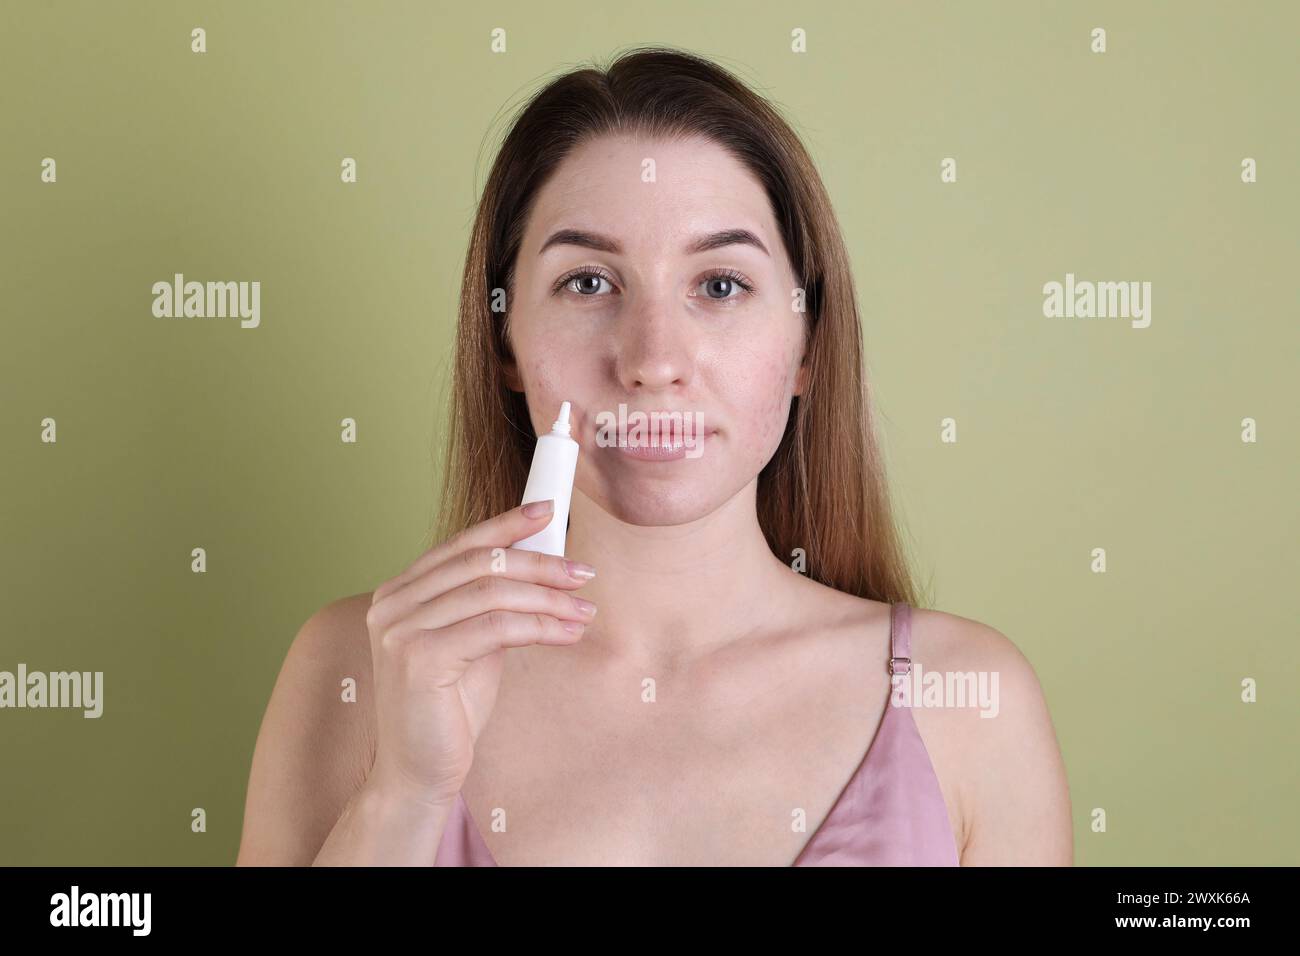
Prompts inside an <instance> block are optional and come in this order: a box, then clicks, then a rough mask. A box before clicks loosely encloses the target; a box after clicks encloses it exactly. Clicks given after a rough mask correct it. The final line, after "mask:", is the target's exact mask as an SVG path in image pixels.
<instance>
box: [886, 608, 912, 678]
mask: <svg viewBox="0 0 1300 956" xmlns="http://www.w3.org/2000/svg"><path fill="white" fill-rule="evenodd" d="M911 653H912V608H911V606H910V605H909V604H907V602H905V601H898V602H896V603H894V604H892V605H890V608H889V655H890V656H889V673H891V674H910V673H912V658H911Z"/></svg>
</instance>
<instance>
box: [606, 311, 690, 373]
mask: <svg viewBox="0 0 1300 956" xmlns="http://www.w3.org/2000/svg"><path fill="white" fill-rule="evenodd" d="M620 325H621V326H622V327H621V328H620V329H619V331H618V335H619V336H620V341H619V343H618V357H617V360H616V364H617V371H618V379H619V381H620V382H621V383H622V385H623V387H624V388H628V389H633V388H644V389H655V388H666V387H668V386H672V385H685V384H687V383H688V382H690V380H691V374H692V369H693V366H694V362H695V355H694V346H693V345H692V344H691V334H690V331H689V329H688V328H687V327H686V325H685V323H684V322H681V321H679V320H678V319H676V318H674V317H673V316H672V315H670V314H667V313H666V312H665V310H664V309H662V308H660V307H658V306H652V307H650V308H646V309H641V310H638V311H637V312H636V313H635V314H626V315H624V316H623V317H622V321H621V322H620Z"/></svg>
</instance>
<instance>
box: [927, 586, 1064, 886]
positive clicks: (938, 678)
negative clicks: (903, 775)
mask: <svg viewBox="0 0 1300 956" xmlns="http://www.w3.org/2000/svg"><path fill="white" fill-rule="evenodd" d="M911 656H912V659H913V664H912V667H913V683H912V686H911V688H910V689H911V690H912V692H913V693H912V697H911V706H912V713H913V716H914V718H915V719H916V723H917V726H918V728H919V729H920V732H921V734H922V736H923V737H924V738H925V739H926V743H927V747H928V748H929V749H930V750H931V752H932V753H933V754H935V755H936V760H935V762H936V763H938V762H940V761H942V762H944V763H945V765H946V767H947V769H948V772H949V774H950V775H951V778H952V779H953V781H954V783H955V790H956V792H957V794H958V797H957V799H958V803H959V804H960V806H961V808H962V819H963V826H964V841H963V843H964V845H963V846H962V847H961V851H962V863H963V865H970V864H991V865H1052V864H1068V863H1070V862H1071V859H1072V848H1071V841H1072V837H1071V823H1070V808H1069V793H1068V787H1067V783H1066V774H1065V767H1064V762H1063V760H1062V758H1061V753H1060V749H1059V745H1058V742H1057V739H1056V732H1055V729H1054V727H1053V725H1052V719H1051V714H1050V711H1049V709H1048V706H1047V700H1046V696H1045V694H1044V692H1043V688H1042V685H1041V683H1040V681H1039V678H1038V674H1037V672H1036V671H1035V669H1034V667H1033V665H1032V664H1031V663H1030V661H1029V659H1028V657H1027V656H1026V654H1025V653H1024V651H1023V650H1022V649H1021V647H1020V646H1019V645H1018V644H1017V643H1016V642H1015V641H1014V640H1013V639H1012V638H1011V637H1009V636H1008V635H1007V634H1005V633H1003V632H1002V631H1000V630H998V629H997V628H995V627H993V626H991V625H989V624H986V623H984V622H982V621H978V620H974V619H972V618H968V617H963V616H961V615H959V614H952V613H947V612H944V611H937V610H929V609H919V608H917V609H913V611H912V654H911Z"/></svg>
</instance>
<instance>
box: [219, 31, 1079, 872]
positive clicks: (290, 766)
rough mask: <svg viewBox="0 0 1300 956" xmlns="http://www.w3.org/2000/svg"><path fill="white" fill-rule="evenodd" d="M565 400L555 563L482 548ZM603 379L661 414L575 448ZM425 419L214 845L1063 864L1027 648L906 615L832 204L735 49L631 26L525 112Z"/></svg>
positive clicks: (498, 533) (515, 515)
mask: <svg viewBox="0 0 1300 956" xmlns="http://www.w3.org/2000/svg"><path fill="white" fill-rule="evenodd" d="M563 401H569V402H570V403H571V407H572V421H573V425H572V435H573V437H574V438H575V439H576V440H577V441H578V443H579V445H580V447H581V454H580V456H579V460H578V467H577V475H576V479H575V484H574V490H573V499H572V508H571V513H570V523H569V529H568V542H567V550H566V557H565V558H559V557H552V556H549V555H539V554H535V553H532V552H529V551H524V550H520V549H514V548H511V547H510V546H511V544H512V543H514V542H518V541H520V540H522V539H523V538H525V537H527V536H529V535H530V534H532V533H534V532H536V531H538V530H539V529H541V528H542V527H544V526H545V525H546V524H547V523H548V522H549V520H550V513H549V512H545V511H544V509H538V508H534V507H532V506H530V507H526V508H520V507H518V504H519V501H520V500H521V498H522V496H523V489H524V483H525V480H526V478H527V475H528V468H529V463H530V460H531V456H532V452H533V447H534V443H535V439H536V435H538V434H541V433H544V432H545V431H547V430H548V429H549V428H550V425H551V422H552V420H553V419H554V418H555V417H556V413H557V410H558V409H559V407H560V404H561V402H563ZM620 406H623V412H624V416H625V419H626V420H633V419H634V418H635V415H636V413H642V414H644V415H646V416H648V415H649V413H652V412H669V413H674V414H678V413H680V417H679V418H678V419H677V420H676V421H677V422H681V423H683V425H682V428H680V429H678V428H675V427H674V428H673V429H672V432H673V434H668V433H667V432H664V431H660V432H657V433H655V434H653V435H651V436H649V439H648V440H647V436H646V435H645V434H644V433H642V434H640V435H639V436H627V435H619V436H618V438H619V439H620V440H621V441H622V442H623V445H620V444H619V443H617V442H610V441H608V433H607V432H606V433H605V435H604V436H603V437H604V439H605V440H602V434H601V431H600V425H601V423H602V422H605V423H608V422H609V421H610V420H611V418H616V417H617V416H618V414H619V409H620ZM659 420H660V421H662V419H659ZM449 434H450V440H449V447H448V450H447V456H446V459H445V461H446V468H447V472H446V476H445V478H446V482H445V485H444V489H443V490H444V495H443V507H442V512H441V516H442V521H441V527H440V528H439V529H438V534H437V541H438V543H436V544H435V545H434V546H433V547H432V548H430V549H429V550H428V551H427V552H426V553H424V554H422V555H421V556H420V557H419V558H418V559H417V560H416V561H415V562H414V563H413V564H412V565H411V566H410V567H408V568H406V569H405V570H404V571H402V573H400V574H398V575H397V576H396V577H394V578H392V579H391V580H388V581H385V582H384V583H382V584H381V585H380V586H379V587H377V588H376V589H375V590H374V592H372V593H366V594H358V595H355V596H352V597H348V598H342V599H340V600H337V601H334V602H332V603H330V604H328V605H327V606H325V607H324V608H322V609H321V610H320V611H318V612H317V613H316V614H315V615H313V616H312V617H311V619H310V620H308V621H307V623H306V624H305V625H304V626H303V628H302V630H301V631H300V633H299V634H298V636H297V638H296V639H295V640H294V642H293V645H292V647H291V648H290V650H289V653H288V656H287V658H286V660H285V663H284V666H283V669H282V671H281V673H280V677H279V680H278V682H277V684H276V687H275V690H274V693H273V695H272V697H271V701H270V704H269V706H268V708H267V712H266V716H265V718H264V720H263V724H262V729H261V733H260V735H259V737H258V740H257V747H256V752H255V754H254V758H253V766H252V772H251V777H250V781H249V788H248V798H247V806H246V813H245V819H244V831H243V841H242V844H241V847H240V852H239V860H238V862H239V863H240V864H311V863H315V864H322V865H323V864H435V863H436V864H439V865H493V864H500V865H570V864H600V865H605V864H614V865H642V864H651V865H696V864H706V865H709V864H713V865H782V866H784V865H791V864H794V865H812V864H833V865H841V864H851V865H871V864H913V865H956V864H958V863H961V864H1069V863H1071V862H1072V839H1071V822H1070V805H1069V795H1068V792H1067V788H1066V781H1065V773H1064V769H1063V766H1062V761H1061V757H1060V753H1059V750H1058V746H1057V743H1056V739H1055V735H1054V732H1053V729H1052V724H1051V720H1050V717H1049V715H1048V711H1047V708H1046V706H1045V703H1044V700H1043V697H1042V694H1041V691H1040V689H1039V685H1038V682H1037V679H1036V677H1035V675H1034V672H1033V670H1032V668H1031V667H1030V665H1029V664H1028V662H1027V661H1026V659H1025V658H1024V657H1023V655H1022V654H1021V653H1020V652H1019V651H1018V650H1017V649H1016V647H1015V646H1014V645H1013V644H1012V643H1011V642H1010V641H1009V640H1008V639H1007V638H1006V637H1004V636H1003V635H1002V634H1000V633H999V632H997V631H996V630H993V629H992V628H990V627H987V626H985V625H983V624H980V623H977V622H975V621H972V620H968V619H966V618H962V617H958V616H953V615H949V614H944V613H941V612H938V611H931V610H921V609H919V608H915V605H916V603H917V600H916V596H915V594H914V591H913V586H912V583H911V581H910V578H909V575H908V571H907V569H906V566H905V562H904V557H903V552H902V549H901V548H900V546H899V542H898V538H897V534H896V531H895V529H894V527H893V525H892V521H891V517H890V507H889V495H888V493H887V488H886V483H885V475H884V470H883V468H882V466H881V459H880V454H879V452H878V450H877V446H876V442H875V438H874V435H873V431H872V411H871V404H870V401H869V393H868V389H867V386H866V381H865V378H864V372H863V361H862V339H861V331H860V324H859V315H858V309H857V304H856V301H855V295H854V288H853V281H852V277H851V273H850V264H849V257H848V255H847V253H846V251H845V248H844V244H843V240H842V238H841V235H840V232H839V227H838V224H837V222H836V219H835V215H834V212H833V210H832V208H831V205H830V202H829V200H828V198H827V196H826V193H825V190H824V188H823V185H822V183H821V181H820V179H819V177H818V174H817V172H816V170H815V168H814V167H813V165H812V163H811V161H810V159H809V157H808V155H807V153H806V152H805V150H804V148H803V146H802V145H801V143H800V142H799V140H798V138H797V137H796V136H795V134H794V133H793V132H792V131H791V129H790V128H789V127H788V126H787V125H786V123H785V122H784V121H783V120H782V119H781V118H780V116H779V115H778V114H777V113H776V112H775V111H774V109H773V108H772V107H771V106H770V105H769V104H768V103H767V102H765V101H764V100H763V99H762V98H760V97H759V96H757V95H756V94H754V93H753V92H751V91H750V90H749V89H748V88H746V87H745V86H744V85H743V84H742V83H741V82H739V81H738V80H737V79H736V78H734V77H733V76H732V75H731V74H729V73H728V72H726V71H724V70H722V69H720V68H719V67H717V66H716V65H714V64H712V63H710V62H708V61H706V60H704V59H702V58H698V57H696V56H693V55H690V54H686V53H682V52H678V51H673V50H667V49H659V48H643V49H638V50H633V51H630V52H628V53H626V54H624V55H623V56H621V57H620V58H618V59H617V60H616V61H615V62H613V63H612V64H611V65H610V66H609V67H608V69H606V70H603V71H601V70H595V69H585V70H580V71H577V72H573V73H570V74H567V75H565V76H562V77H560V78H559V79H557V80H555V81H554V82H552V83H551V84H550V85H548V86H547V87H546V88H545V89H544V90H542V91H541V92H540V93H539V94H538V95H537V96H536V97H534V98H533V99H532V100H531V102H529V103H528V104H527V105H526V106H525V107H524V108H523V109H522V110H521V112H520V114H519V116H518V117H517V118H516V119H515V121H514V123H513V125H512V127H511V129H510V131H509V133H508V135H507V137H506V139H505V140H504V143H503V145H502V147H501V149H500V152H499V154H498V156H497V157H496V160H495V164H494V166H493V168H492V171H491V175H490V179H489V181H488V183H487V185H486V188H485V190H484V193H483V196H482V198H481V201H480V205H479V209H478V215H477V219H476V220H475V223H474V229H473V234H472V236H471V239H470V245H469V253H468V256H467V261H466V266H465V272H464V280H463V286H462V296H461V310H460V317H459V330H458V340H457V347H456V361H455V373H454V396H453V401H452V407H451V423H450V431H449ZM647 445H649V447H646V446H647ZM664 445H667V446H668V447H667V448H665V447H663V446H664ZM593 573H594V576H593ZM597 609H599V613H597ZM914 668H921V669H923V671H924V672H927V673H930V674H932V675H933V674H934V673H939V674H941V675H949V674H965V673H971V674H979V675H995V676H996V678H997V683H996V684H995V685H992V686H994V687H995V689H996V690H997V697H998V699H997V702H996V708H995V713H996V716H993V717H992V718H991V719H989V717H988V716H986V715H988V714H989V710H990V709H989V708H988V707H985V708H983V709H980V708H976V707H974V706H972V703H973V702H967V703H966V705H965V706H952V702H951V701H947V702H946V703H947V705H946V706H929V704H932V703H934V701H933V700H930V699H929V698H924V699H923V698H919V697H912V698H910V699H908V698H905V697H904V695H903V694H902V692H901V687H902V686H903V684H904V683H905V682H906V681H907V680H909V679H911V678H910V675H909V672H913V673H915V671H913V669H914ZM349 676H350V677H354V678H355V679H356V681H357V688H358V696H357V702H356V703H346V702H342V701H340V684H341V682H342V681H343V679H344V678H345V677H349ZM891 678H892V679H894V680H896V681H898V682H899V683H898V686H899V687H900V692H899V693H898V694H891ZM900 702H901V704H902V705H899V704H900ZM480 824H481V825H480Z"/></svg>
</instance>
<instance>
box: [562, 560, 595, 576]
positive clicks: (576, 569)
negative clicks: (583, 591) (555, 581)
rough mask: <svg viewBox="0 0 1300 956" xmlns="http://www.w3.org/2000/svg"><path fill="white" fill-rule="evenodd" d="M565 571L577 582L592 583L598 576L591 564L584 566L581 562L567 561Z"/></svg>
mask: <svg viewBox="0 0 1300 956" xmlns="http://www.w3.org/2000/svg"><path fill="white" fill-rule="evenodd" d="M564 570H565V572H567V573H568V575H569V577H571V578H573V579H574V580H575V581H590V580H591V579H592V578H594V577H595V576H596V569H595V568H593V567H592V566H591V565H590V564H583V563H582V562H581V561H569V560H568V559H565V562H564Z"/></svg>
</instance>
